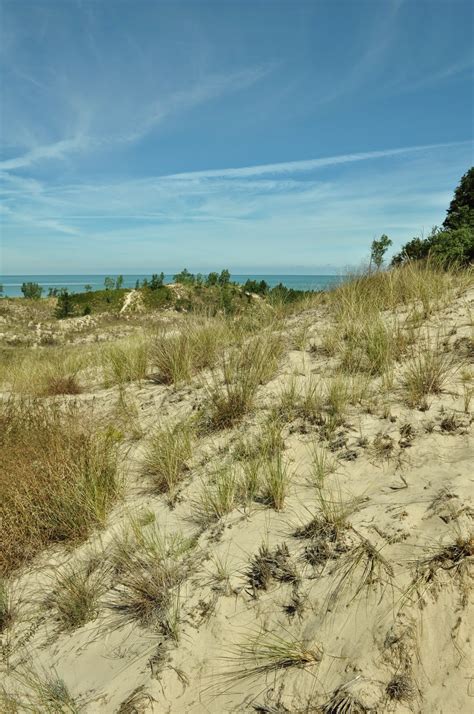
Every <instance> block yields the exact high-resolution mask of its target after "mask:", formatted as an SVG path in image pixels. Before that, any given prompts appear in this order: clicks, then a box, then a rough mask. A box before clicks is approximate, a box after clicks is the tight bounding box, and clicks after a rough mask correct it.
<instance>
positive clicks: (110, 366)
mask: <svg viewBox="0 0 474 714" xmlns="http://www.w3.org/2000/svg"><path fill="white" fill-rule="evenodd" d="M148 354H149V348H148V341H147V340H146V339H144V338H140V337H133V338H130V339H128V340H123V341H121V342H118V343H116V344H114V345H113V346H112V347H106V348H105V349H104V351H103V355H102V363H103V373H104V381H105V384H106V385H107V386H112V385H114V384H118V385H123V384H127V383H128V382H134V381H136V380H142V379H145V377H146V375H147V371H148Z"/></svg>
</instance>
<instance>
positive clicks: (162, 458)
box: [144, 421, 194, 500]
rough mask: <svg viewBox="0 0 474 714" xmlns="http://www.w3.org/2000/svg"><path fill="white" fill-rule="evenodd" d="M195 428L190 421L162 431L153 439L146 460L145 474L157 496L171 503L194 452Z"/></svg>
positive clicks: (155, 434) (156, 433)
mask: <svg viewBox="0 0 474 714" xmlns="http://www.w3.org/2000/svg"><path fill="white" fill-rule="evenodd" d="M193 438H194V428H193V425H192V423H191V422H190V421H185V422H182V423H180V424H176V425H175V426H166V427H163V428H162V429H159V430H158V431H156V432H155V433H154V435H153V436H152V438H151V440H150V443H149V445H148V448H147V450H146V453H145V457H144V470H145V473H146V474H147V475H148V476H149V477H150V478H151V481H152V484H153V488H154V489H155V490H156V491H157V492H158V493H168V494H169V495H170V498H171V499H172V500H174V499H175V497H176V491H177V488H178V486H179V484H180V482H181V481H182V479H183V477H184V475H185V473H186V471H187V468H188V467H187V462H188V461H189V459H190V458H191V456H192V453H193Z"/></svg>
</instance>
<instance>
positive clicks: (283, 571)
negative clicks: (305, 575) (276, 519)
mask: <svg viewBox="0 0 474 714" xmlns="http://www.w3.org/2000/svg"><path fill="white" fill-rule="evenodd" d="M246 575H247V580H248V583H249V585H250V587H251V588H252V592H253V594H254V595H255V594H256V591H258V590H268V588H269V586H270V584H271V582H272V581H273V580H276V581H278V582H281V583H292V584H293V585H297V584H298V583H299V582H300V579H301V578H300V575H299V573H298V571H297V569H296V567H295V565H294V564H293V563H292V561H291V558H290V553H289V551H288V546H287V545H286V544H285V543H283V544H282V545H278V546H277V547H276V548H275V549H274V550H270V548H269V547H268V545H267V544H266V543H264V544H263V545H261V546H260V548H259V550H258V553H257V554H256V555H254V556H253V558H252V559H251V561H250V566H249V568H248V570H247V573H246Z"/></svg>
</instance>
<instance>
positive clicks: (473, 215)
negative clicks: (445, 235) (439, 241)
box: [443, 166, 474, 231]
mask: <svg viewBox="0 0 474 714" xmlns="http://www.w3.org/2000/svg"><path fill="white" fill-rule="evenodd" d="M463 226H469V228H470V229H471V230H472V231H474V166H471V168H470V169H469V171H466V173H465V174H464V176H463V177H462V179H461V181H460V182H459V186H458V187H457V188H456V190H455V192H454V197H453V200H452V201H451V203H450V205H449V208H448V211H447V214H446V218H445V219H444V223H443V227H444V228H446V229H448V230H455V229H457V228H461V227H463Z"/></svg>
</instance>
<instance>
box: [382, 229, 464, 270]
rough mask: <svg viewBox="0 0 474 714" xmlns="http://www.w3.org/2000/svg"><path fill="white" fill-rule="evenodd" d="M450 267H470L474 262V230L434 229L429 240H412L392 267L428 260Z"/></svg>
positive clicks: (393, 260)
mask: <svg viewBox="0 0 474 714" xmlns="http://www.w3.org/2000/svg"><path fill="white" fill-rule="evenodd" d="M428 257H430V258H431V259H433V260H435V261H436V262H439V263H441V264H442V265H444V266H446V267H448V266H449V265H452V264H459V265H468V264H469V263H472V262H473V260H474V230H473V229H471V228H469V226H462V227H461V228H457V229H454V230H446V229H443V228H436V227H435V228H433V230H432V231H431V233H430V235H429V236H428V237H427V238H412V240H411V241H409V242H408V243H406V244H405V245H404V246H403V248H402V251H401V252H400V253H399V254H398V255H395V256H394V258H393V259H392V265H401V264H402V263H405V262H406V261H407V260H422V259H423V258H428Z"/></svg>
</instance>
